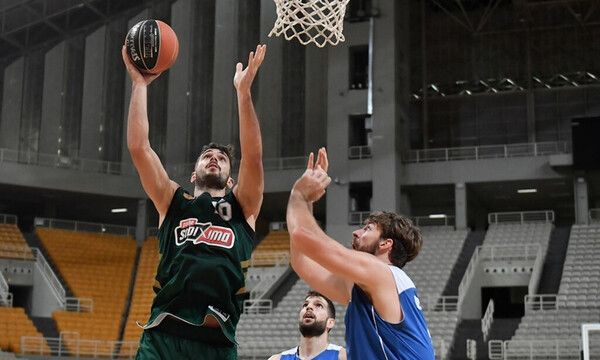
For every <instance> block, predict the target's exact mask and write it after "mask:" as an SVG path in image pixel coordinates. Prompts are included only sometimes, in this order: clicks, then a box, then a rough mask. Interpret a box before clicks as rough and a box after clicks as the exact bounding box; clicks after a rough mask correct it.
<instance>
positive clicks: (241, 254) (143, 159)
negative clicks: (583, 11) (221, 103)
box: [123, 45, 266, 360]
mask: <svg viewBox="0 0 600 360" xmlns="http://www.w3.org/2000/svg"><path fill="white" fill-rule="evenodd" d="M265 51H266V47H265V45H262V46H257V47H256V51H255V52H251V53H250V56H249V59H248V66H247V67H246V68H245V69H244V68H243V65H242V63H238V64H237V66H236V71H235V76H234V78H233V84H234V86H235V88H236V90H237V100H238V111H239V129H240V150H241V154H242V158H241V161H240V167H239V174H238V175H239V178H238V183H237V185H236V186H234V180H233V178H232V177H231V171H232V162H233V148H232V147H231V146H227V145H219V144H215V143H211V144H208V145H207V146H205V147H204V148H203V149H202V152H201V153H200V156H199V157H198V160H197V161H196V165H195V168H194V171H193V172H192V174H191V178H190V181H191V182H192V183H193V184H194V193H193V195H190V194H189V193H187V192H186V191H185V190H183V188H181V187H180V186H179V185H178V184H177V183H175V182H174V181H172V180H171V179H169V176H168V175H167V172H166V171H165V168H164V167H163V165H162V164H161V161H160V159H159V157H158V156H157V154H156V153H155V152H154V150H153V149H152V148H151V146H150V141H149V139H148V131H149V125H148V114H147V87H148V85H149V84H150V83H151V82H152V81H153V80H154V79H156V77H157V76H158V75H147V74H143V73H141V72H140V71H139V70H138V69H137V68H136V67H135V66H134V65H133V64H132V63H131V61H130V60H129V58H128V57H127V54H126V52H125V47H123V61H124V62H125V66H126V67H127V71H128V73H129V76H130V77H131V79H132V82H133V84H132V91H131V100H130V105H129V116H128V121H127V146H128V148H129V151H130V153H131V157H132V159H133V163H134V165H135V167H136V169H137V171H138V173H139V175H140V179H141V182H142V186H143V187H144V190H145V191H146V193H147V194H148V196H149V197H150V199H151V200H152V202H153V203H154V206H155V207H156V210H157V211H158V214H159V232H158V239H159V252H160V261H159V264H158V269H157V272H156V278H155V279H156V281H155V283H154V291H155V292H156V297H155V298H154V301H153V303H152V309H151V313H150V319H149V320H148V322H147V324H146V325H144V326H143V328H144V332H143V334H142V338H141V340H140V348H139V350H138V353H137V355H136V359H192V358H193V359H206V360H209V359H210V360H213V359H214V360H223V359H237V344H236V340H235V330H236V326H237V323H238V320H239V318H240V314H241V311H242V302H243V300H244V296H245V294H246V288H245V275H246V272H247V268H248V266H249V263H250V257H251V254H252V249H253V247H254V241H255V233H254V228H255V224H256V218H257V217H258V213H259V211H260V207H261V204H262V200H263V192H264V173H263V166H262V140H261V134H260V127H259V123H258V118H257V116H256V112H255V110H254V105H253V103H252V96H251V92H250V90H251V87H252V82H253V81H254V77H255V76H256V73H257V71H258V68H259V67H260V65H261V63H262V62H263V59H264V56H265Z"/></svg>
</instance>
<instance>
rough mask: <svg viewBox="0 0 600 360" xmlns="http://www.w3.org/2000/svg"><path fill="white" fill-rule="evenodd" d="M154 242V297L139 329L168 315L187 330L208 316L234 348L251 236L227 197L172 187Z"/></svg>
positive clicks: (231, 198)
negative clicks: (156, 244)
mask: <svg viewBox="0 0 600 360" xmlns="http://www.w3.org/2000/svg"><path fill="white" fill-rule="evenodd" d="M158 239H159V252H160V255H161V258H160V261H159V264H158V269H157V271H156V282H155V284H154V291H155V293H156V297H155V298H154V301H153V303H152V310H151V314H150V320H149V321H148V323H147V324H146V325H145V326H144V328H145V329H151V328H153V327H156V326H158V325H159V324H160V322H161V321H162V320H163V319H164V318H165V317H166V316H167V315H168V314H170V315H173V316H175V317H177V318H178V319H179V320H182V321H184V322H187V323H189V324H191V325H201V324H203V323H204V319H205V317H206V316H208V315H213V316H214V317H215V318H216V319H217V320H218V321H219V323H220V324H221V329H222V330H223V333H224V335H225V336H226V337H227V338H228V339H229V340H231V341H232V342H233V343H235V329H236V326H237V323H238V321H239V318H240V314H241V312H242V302H243V300H244V297H245V294H246V288H245V276H246V273H247V271H248V266H249V264H250V256H251V255H252V249H253V247H254V241H255V233H254V230H253V229H252V228H251V227H250V225H248V223H247V222H246V219H245V216H244V213H243V211H242V208H241V206H240V204H239V203H238V201H237V199H236V197H235V196H234V194H233V192H229V193H228V194H227V195H225V196H224V197H222V198H219V197H211V196H210V194H208V193H203V194H202V195H200V196H198V197H196V198H194V197H192V196H191V195H189V194H188V193H187V192H185V191H184V190H183V189H182V188H178V189H177V191H175V195H174V196H173V200H172V201H171V205H170V206H169V210H168V211H167V215H166V216H165V219H164V221H163V223H162V225H161V227H160V230H159V232H158Z"/></svg>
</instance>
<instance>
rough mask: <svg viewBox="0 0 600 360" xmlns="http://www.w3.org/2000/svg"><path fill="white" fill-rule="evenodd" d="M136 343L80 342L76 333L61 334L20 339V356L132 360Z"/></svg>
mask: <svg viewBox="0 0 600 360" xmlns="http://www.w3.org/2000/svg"><path fill="white" fill-rule="evenodd" d="M138 347H139V343H138V342H137V341H105V340H82V339H80V338H79V333H77V332H67V331H64V332H61V333H60V337H58V338H44V337H37V336H23V337H21V354H24V355H44V356H71V357H76V358H111V359H114V358H119V359H133V358H135V354H136V352H137V349H138Z"/></svg>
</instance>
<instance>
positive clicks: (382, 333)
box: [345, 265, 435, 360]
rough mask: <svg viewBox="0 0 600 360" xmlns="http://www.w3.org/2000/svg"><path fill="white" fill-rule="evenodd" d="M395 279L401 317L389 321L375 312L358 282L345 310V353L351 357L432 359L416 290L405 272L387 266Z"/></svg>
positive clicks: (431, 348)
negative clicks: (401, 312) (394, 320)
mask: <svg viewBox="0 0 600 360" xmlns="http://www.w3.org/2000/svg"><path fill="white" fill-rule="evenodd" d="M389 268H390V269H391V271H392V274H393V275H394V279H395V280H396V288H397V289H398V297H399V298H400V304H401V306H402V311H403V312H404V320H403V321H402V322H400V323H398V324H391V323H389V322H387V321H385V320H383V319H382V318H381V317H379V314H377V312H376V311H375V308H374V307H373V305H372V304H371V303H370V301H369V299H368V297H367V295H366V294H365V292H364V291H362V289H361V288H360V287H358V286H357V285H354V287H353V288H352V298H351V300H350V303H349V304H348V309H347V310H346V318H345V323H346V346H347V348H346V354H347V356H348V359H350V360H366V359H369V360H378V359H382V360H417V359H418V360H435V356H434V353H433V346H432V344H431V336H430V335H429V330H428V329H427V323H426V322H425V318H424V316H423V312H422V311H421V305H420V303H419V298H418V297H417V290H416V289H415V285H414V284H413V282H412V280H410V278H409V277H408V276H407V275H406V273H405V272H404V271H402V270H401V269H399V268H397V267H395V266H391V265H390V266H389Z"/></svg>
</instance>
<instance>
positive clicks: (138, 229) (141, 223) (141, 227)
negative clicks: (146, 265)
mask: <svg viewBox="0 0 600 360" xmlns="http://www.w3.org/2000/svg"><path fill="white" fill-rule="evenodd" d="M147 228H148V200H147V199H141V200H138V202H137V218H136V223H135V242H137V243H138V245H139V246H142V245H143V244H144V241H145V240H146V229H147Z"/></svg>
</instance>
